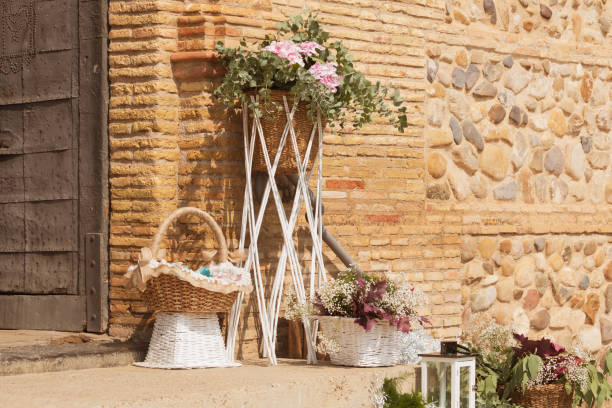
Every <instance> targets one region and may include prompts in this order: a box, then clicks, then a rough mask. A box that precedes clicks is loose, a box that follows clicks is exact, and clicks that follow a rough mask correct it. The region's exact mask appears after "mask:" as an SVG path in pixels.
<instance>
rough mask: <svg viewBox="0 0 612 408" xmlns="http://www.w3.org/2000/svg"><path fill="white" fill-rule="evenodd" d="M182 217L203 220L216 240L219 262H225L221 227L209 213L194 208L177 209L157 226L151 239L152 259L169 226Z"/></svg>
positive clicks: (224, 242) (225, 254) (226, 254)
mask: <svg viewBox="0 0 612 408" xmlns="http://www.w3.org/2000/svg"><path fill="white" fill-rule="evenodd" d="M183 215H197V216H199V217H200V218H202V219H204V221H205V222H206V223H207V224H208V226H210V228H211V229H212V230H213V233H214V234H215V237H216V238H217V242H218V243H219V252H218V253H217V255H218V260H219V262H220V263H223V262H226V261H227V257H228V250H227V242H226V241H225V236H224V235H223V231H221V227H219V224H217V222H216V221H215V219H214V218H213V217H212V216H211V215H210V214H209V213H207V212H206V211H203V210H200V209H199V208H195V207H183V208H179V209H178V210H176V211H174V212H173V213H172V214H170V215H169V216H168V218H166V219H165V220H164V222H162V224H161V225H160V226H159V229H158V230H157V232H156V233H155V236H154V237H153V245H152V247H151V252H153V257H157V252H158V251H159V245H160V244H161V241H162V238H163V237H164V235H165V234H166V232H167V231H168V228H169V227H170V225H171V224H172V223H173V222H174V221H176V220H177V219H178V218H180V217H182V216H183Z"/></svg>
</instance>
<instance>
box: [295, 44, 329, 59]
mask: <svg viewBox="0 0 612 408" xmlns="http://www.w3.org/2000/svg"><path fill="white" fill-rule="evenodd" d="M298 47H299V49H300V52H301V53H302V54H303V55H307V56H309V57H310V56H312V55H318V54H319V52H318V51H317V50H321V51H323V50H324V49H325V47H323V46H322V45H320V44H317V43H316V42H314V41H304V42H303V43H300V44H298Z"/></svg>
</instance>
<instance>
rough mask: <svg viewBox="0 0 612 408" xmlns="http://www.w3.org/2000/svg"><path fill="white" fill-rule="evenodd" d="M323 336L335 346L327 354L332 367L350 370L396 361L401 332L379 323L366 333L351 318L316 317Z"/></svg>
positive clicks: (398, 357) (390, 364)
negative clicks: (338, 366) (345, 367)
mask: <svg viewBox="0 0 612 408" xmlns="http://www.w3.org/2000/svg"><path fill="white" fill-rule="evenodd" d="M316 319H318V320H319V322H320V327H321V331H322V334H323V336H325V337H326V338H328V339H331V340H332V341H334V342H335V343H336V344H337V345H338V350H335V351H330V353H329V357H330V359H331V362H332V364H335V365H343V366H353V367H384V366H392V365H395V364H397V363H398V362H399V359H400V355H401V349H400V339H401V332H400V331H398V330H397V328H396V327H395V326H391V325H389V322H386V321H379V322H377V323H376V325H375V326H374V327H373V328H372V330H370V331H369V332H366V331H365V329H364V328H363V327H361V326H360V325H358V324H356V323H355V319H354V318H352V317H336V316H317V317H316Z"/></svg>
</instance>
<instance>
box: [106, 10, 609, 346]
mask: <svg viewBox="0 0 612 408" xmlns="http://www.w3.org/2000/svg"><path fill="white" fill-rule="evenodd" d="M485 3H487V7H488V10H489V11H488V13H489V14H486V13H485V11H484V9H483V8H482V4H480V3H478V4H476V3H474V5H471V3H470V4H467V3H465V4H462V3H457V2H443V1H441V0H436V1H399V0H396V1H370V0H362V1H348V0H347V1H342V0H338V1H321V2H314V1H312V2H311V1H309V2H307V6H308V7H309V8H311V9H313V10H316V11H318V12H319V13H320V18H321V21H322V22H323V24H324V25H325V27H326V29H328V31H330V32H331V34H332V37H333V38H337V39H341V40H342V41H344V43H345V44H346V46H347V47H348V48H349V49H350V50H351V51H352V53H353V55H354V56H355V60H356V65H357V67H358V69H360V70H361V71H362V72H364V73H365V74H366V75H367V76H368V77H369V78H370V79H372V80H381V81H382V82H383V83H388V82H392V83H393V84H394V86H396V87H398V88H399V90H400V92H401V94H402V96H404V97H405V98H406V99H407V100H408V112H409V127H408V129H407V130H406V132H405V133H403V134H398V133H397V132H396V131H395V130H394V129H392V128H391V127H390V126H388V125H386V124H385V123H382V122H378V121H377V122H375V123H374V124H372V125H368V126H366V127H365V128H363V129H362V130H360V131H359V132H352V133H346V134H342V135H338V134H330V133H328V134H326V136H325V138H324V151H323V154H324V187H325V193H324V195H323V201H324V205H325V210H326V212H325V217H324V224H325V225H326V226H327V228H328V229H329V231H330V232H331V233H332V234H333V235H334V236H335V237H336V238H337V239H338V241H339V242H340V243H341V244H342V245H343V246H344V247H345V248H346V249H347V251H348V252H349V253H350V254H351V255H352V256H353V257H354V258H355V259H357V260H358V261H359V263H360V266H361V267H362V269H364V270H366V271H369V272H375V273H389V274H401V275H403V276H405V277H406V278H407V279H408V280H410V281H412V282H413V283H414V284H415V286H417V287H420V288H422V289H423V290H425V291H426V292H427V293H428V294H429V298H430V304H429V306H428V307H427V308H426V310H424V313H425V314H427V315H428V316H430V318H431V320H432V322H433V325H434V328H433V331H434V333H435V335H437V336H441V337H445V336H454V335H455V334H457V333H459V332H460V325H461V315H462V313H463V311H464V308H465V306H466V305H467V304H468V303H469V299H470V296H471V295H472V292H471V291H468V290H467V289H466V288H471V286H470V285H472V284H474V282H476V283H478V282H480V279H482V277H480V278H478V280H477V281H468V280H465V276H464V275H465V268H467V267H466V266H465V265H464V264H463V263H462V257H461V253H462V247H463V249H465V247H466V242H467V241H468V240H469V239H472V238H473V237H476V238H479V237H482V236H488V235H495V236H496V237H497V236H498V235H500V236H501V235H503V236H505V235H507V234H510V235H516V236H521V235H523V234H583V233H584V234H588V233H594V232H597V233H600V234H602V233H603V234H606V233H608V232H609V229H610V227H607V225H610V224H609V223H608V220H609V218H610V213H609V207H608V205H607V203H603V202H602V203H600V204H599V206H594V205H592V204H590V202H589V204H588V205H586V202H585V203H583V204H580V203H577V204H575V203H574V202H573V201H570V202H567V203H562V204H553V203H551V202H550V200H547V202H546V203H540V202H537V201H536V202H535V203H534V204H533V205H531V206H525V204H524V202H523V201H522V200H520V199H516V200H509V201H508V200H506V201H499V200H496V199H495V196H494V195H493V194H494V193H493V192H491V191H492V189H493V188H494V187H495V186H496V185H497V184H496V183H498V181H499V182H500V183H503V181H502V180H492V181H489V180H488V179H485V181H483V183H487V184H486V186H487V193H486V194H485V195H483V196H482V197H480V198H479V197H478V196H476V195H475V194H474V193H472V192H471V191H472V190H471V189H470V187H469V185H470V184H469V180H467V179H466V178H467V177H476V178H477V177H487V178H488V177H489V176H488V175H486V174H481V173H482V172H481V171H480V166H479V164H478V156H476V157H477V158H476V161H477V163H476V171H475V173H476V172H477V174H476V176H471V175H468V174H465V176H464V177H463V178H462V179H461V180H462V181H463V182H464V184H463V185H462V187H465V186H466V185H467V189H465V188H464V189H463V190H461V191H460V188H459V187H457V186H458V185H459V184H458V182H454V183H453V182H451V180H449V176H450V174H458V175H459V176H457V177H455V178H459V177H461V176H463V175H464V174H463V173H460V172H464V173H465V171H464V170H462V168H461V167H458V166H457V165H455V164H454V162H453V156H452V146H453V145H454V143H455V142H454V141H453V135H452V131H451V129H450V128H449V127H448V120H449V119H450V116H449V115H450V114H451V113H449V112H450V110H449V107H448V103H449V101H448V99H449V98H450V97H451V96H452V95H453V92H455V91H456V92H458V89H455V90H453V85H452V73H451V72H452V70H451V68H455V67H456V66H457V62H456V60H457V58H459V62H461V63H463V61H462V58H463V53H465V59H466V62H467V64H466V65H465V66H466V68H467V66H468V64H469V63H474V64H475V66H476V67H477V68H478V70H479V73H480V72H482V70H483V69H484V65H485V64H486V63H487V62H495V63H496V62H501V60H502V59H503V58H505V57H506V56H507V55H513V56H514V63H515V64H516V66H526V65H529V69H534V67H537V66H542V68H541V69H540V71H537V72H540V73H541V72H543V70H544V63H545V61H546V60H549V61H550V63H551V64H553V63H554V64H559V65H560V64H561V62H563V61H567V62H568V63H569V64H570V66H572V67H573V66H576V65H577V63H578V62H579V61H584V62H583V65H584V66H589V67H590V66H597V67H603V66H606V67H609V64H610V58H609V57H608V56H606V55H610V53H609V51H610V50H609V49H608V48H606V47H604V46H602V44H603V43H604V42H605V41H603V37H599V36H596V35H595V34H593V33H590V34H589V35H590V36H589V37H588V38H593V41H596V40H600V44H599V45H597V46H589V43H585V42H582V41H577V40H576V39H574V40H573V42H571V41H572V40H571V38H570V39H568V38H566V37H567V36H566V34H565V33H562V34H560V35H561V38H559V39H557V38H555V35H556V34H554V33H555V32H556V31H554V30H552V29H550V28H547V27H548V26H547V24H551V25H553V24H559V25H560V26H562V25H563V22H564V21H568V20H567V19H565V20H563V19H560V20H558V22H557V20H555V18H556V17H555V18H553V19H551V20H550V21H549V20H546V19H544V18H543V17H540V15H539V14H533V15H532V14H529V11H530V10H531V9H530V7H532V6H529V7H527V9H526V10H527V11H525V12H523V6H522V5H521V4H520V3H519V2H518V0H517V1H516V4H514V5H512V6H511V7H510V6H509V7H510V8H507V9H506V8H505V6H504V7H501V9H500V10H499V11H497V10H496V25H492V24H491V23H490V20H491V11H490V5H489V3H488V2H485ZM447 4H448V6H447ZM304 5H305V2H303V1H292V0H290V1H267V0H260V1H252V0H251V1H234V2H231V3H230V2H223V1H220V2H214V3H213V2H204V1H192V2H183V1H113V0H111V2H110V24H111V30H110V38H111V44H110V47H109V50H110V53H111V54H110V59H109V60H110V65H111V67H110V76H111V81H112V82H111V93H112V94H111V107H110V125H109V129H110V142H111V143H110V146H111V172H110V174H111V180H110V181H111V195H112V202H111V206H112V207H111V240H110V244H111V248H110V254H111V273H112V277H111V278H112V279H111V291H110V297H111V318H110V323H111V329H110V331H111V334H113V335H121V336H129V335H131V334H132V333H133V332H134V330H135V329H136V328H138V327H143V326H144V325H145V322H146V320H147V317H148V316H147V315H146V314H145V308H144V307H143V305H142V303H141V301H140V300H139V295H138V293H137V292H136V291H133V290H127V289H126V288H125V287H124V283H123V281H122V280H121V274H122V273H124V272H125V270H126V268H127V266H128V265H130V263H133V262H134V260H135V259H136V256H137V251H138V249H139V247H140V246H143V245H147V244H148V243H149V242H150V238H151V236H152V234H153V233H154V230H155V227H156V226H157V224H158V223H159V222H160V220H161V219H163V218H164V217H165V216H166V215H167V214H168V213H169V212H170V211H172V210H173V209H175V208H177V207H178V206H186V205H193V206H198V207H200V208H203V209H205V210H206V211H209V212H210V213H211V214H212V215H213V216H214V217H215V219H217V220H218V222H219V223H220V224H221V225H222V227H223V229H224V230H225V231H226V236H227V238H228V240H229V242H230V245H231V246H232V247H234V248H235V247H236V246H237V237H238V234H239V230H240V217H241V209H242V195H243V191H244V190H243V189H244V180H243V179H244V170H243V157H242V142H241V140H242V133H241V130H242V129H241V122H240V116H238V115H237V114H236V113H232V112H226V111H224V110H223V109H222V107H220V106H219V105H218V104H217V103H216V102H215V100H214V99H213V98H212V95H211V93H212V91H213V90H214V88H215V86H216V84H218V83H219V81H220V79H219V75H221V74H222V69H221V67H219V65H218V64H217V63H216V62H215V60H214V55H213V54H212V52H211V50H212V49H213V47H214V44H215V43H216V42H217V41H218V40H223V41H224V42H226V43H227V44H234V45H235V44H237V42H238V41H239V40H240V38H242V37H245V38H247V40H255V39H261V38H262V37H263V36H264V34H265V33H266V32H270V31H271V30H274V27H275V24H276V23H277V22H278V21H282V20H284V19H285V18H286V17H287V16H290V15H294V14H297V13H299V12H300V10H301V9H302V8H303V7H304ZM446 7H452V10H449V11H447V10H446ZM498 7H500V6H498ZM564 7H566V8H567V7H570V8H571V5H570V4H569V3H568V4H567V6H564ZM585 7H587V6H586V5H584V6H580V7H579V8H578V14H583V15H585V16H587V15H588V16H589V17H588V18H595V17H597V19H598V18H600V16H603V17H605V16H607V15H608V14H606V13H609V10H608V9H609V6H605V7H604V6H603V5H602V6H601V7H600V9H599V11H598V13H597V14H596V15H595V14H593V16H591V14H592V13H591V14H589V13H590V12H589V11H588V10H589V9H588V8H586V9H585ZM593 7H595V8H596V6H593ZM504 10H505V11H504ZM517 10H518V11H517ZM583 10H586V11H583ZM553 11H554V12H555V13H556V9H554V10H553ZM525 13H527V14H528V15H530V16H531V17H530V18H531V19H532V20H534V25H533V27H532V31H531V32H527V31H525V29H523V28H521V30H523V31H521V32H520V33H515V32H514V31H512V30H513V28H512V27H514V26H512V25H511V24H510V22H509V21H510V20H512V22H513V24H514V22H515V21H516V19H515V18H514V17H513V16H515V15H518V14H520V15H521V16H522V15H523V14H525ZM538 13H539V10H538ZM506 14H507V16H506ZM511 17H512V18H511ZM521 18H522V20H521V22H522V21H524V20H525V19H524V17H521ZM585 18H586V17H585ZM506 20H508V23H506ZM535 20H537V21H535ZM589 21H590V20H589ZM521 24H522V23H521ZM527 26H528V27H529V24H527ZM521 27H522V26H521ZM534 27H535V28H534ZM561 31H563V30H561ZM551 33H552V34H551ZM585 33H588V31H586V30H585ZM607 38H608V39H609V36H608V37H607ZM581 39H582V38H581ZM465 44H470V45H469V46H468V47H466V46H465ZM568 44H569V45H568ZM572 44H573V45H572ZM606 52H607V53H608V54H606ZM460 54H461V55H460ZM458 55H460V56H459V57H457V56H458ZM479 61H480V62H479ZM538 64H539V65H538ZM434 68H435V73H434V72H433V71H434ZM504 69H506V68H504ZM523 69H525V68H523ZM589 70H590V68H589ZM443 71H444V72H445V73H446V74H447V76H450V77H451V83H448V81H447V78H440V75H442V76H444V73H442V74H441V72H443ZM589 72H591V71H589ZM606 72H607V71H606ZM530 75H531V74H530ZM591 75H593V74H591ZM602 75H603V76H602ZM480 77H482V75H480V76H479V78H480ZM596 77H598V78H600V79H599V80H600V81H609V80H610V79H609V78H608V77H607V76H606V75H604V74H600V72H599V71H598V72H597V74H596ZM601 77H602V78H603V79H601ZM530 78H531V77H530ZM430 80H431V81H430ZM462 92H463V94H462V95H461V96H462V98H464V99H465V102H466V104H467V105H468V110H467V112H468V113H470V114H471V113H472V111H474V114H477V113H476V112H475V111H476V110H481V107H480V105H479V104H481V105H486V104H485V103H481V102H482V101H481V100H480V99H478V98H479V97H473V96H472V95H471V94H470V92H467V93H466V92H464V91H462ZM468 98H470V99H468ZM493 100H495V99H490V101H491V102H492V101H493ZM487 103H489V102H487ZM556 103H560V102H558V101H557V102H556ZM438 108H439V109H438ZM486 108H487V109H488V108H489V106H488V105H487V106H486ZM482 109H484V108H482ZM521 109H522V110H521V112H523V113H530V112H529V111H528V110H527V108H526V107H521ZM539 109H540V108H539V107H536V112H537V113H539ZM559 109H561V108H559ZM464 111H465V109H464ZM436 115H437V116H439V117H437V118H434V116H436ZM487 115H488V111H484V112H483V113H482V116H483V117H484V119H482V121H488V119H487ZM458 119H461V120H463V119H465V118H458ZM461 120H460V121H459V122H460V123H461ZM474 121H475V120H474ZM482 121H481V122H480V123H482V124H483V125H484V123H486V122H482ZM436 123H439V124H438V125H436ZM519 123H520V120H519ZM502 125H504V126H507V127H508V128H509V129H512V134H513V135H514V130H515V129H514V128H513V127H512V126H514V125H513V124H512V123H509V122H508V119H507V118H504V122H503V123H502ZM479 126H481V125H480V124H479V122H476V124H475V125H474V127H475V129H476V131H479V132H481V134H482V133H483V132H485V130H484V129H480V128H479ZM525 136H526V137H527V135H525ZM449 137H450V139H449ZM434 139H435V141H432V140H434ZM449 140H450V143H449ZM462 140H463V139H462ZM483 143H484V142H483ZM501 143H505V142H503V141H501V142H500V141H499V138H498V139H497V141H493V142H490V141H489V140H487V143H486V144H487V146H488V145H489V144H496V145H497V144H500V145H501ZM463 145H465V146H468V147H469V146H471V145H472V143H471V142H469V141H466V140H463ZM500 149H504V150H503V152H505V151H506V150H508V154H509V155H510V154H511V151H512V147H510V146H509V144H508V143H506V145H501V147H500ZM527 150H528V151H529V154H531V152H532V150H531V147H528V148H527ZM433 153H436V154H438V155H439V157H438V159H439V160H438V164H439V163H441V162H442V161H443V162H444V164H445V165H446V166H447V167H448V170H447V169H446V167H445V169H444V172H442V174H441V175H439V176H438V177H437V178H435V177H433V176H432V171H434V172H435V170H431V169H432V167H431V165H430V163H429V161H428V162H426V160H425V159H426V158H427V159H429V158H430V157H431V155H432V154H433ZM473 153H474V155H478V154H479V152H478V151H475V152H473ZM508 160H511V157H510V158H509V159H508ZM526 160H530V158H529V159H526ZM438 171H440V170H438ZM449 183H450V184H449ZM465 183H467V184H465ZM489 183H492V184H491V186H490V187H489ZM516 183H520V180H517V181H516ZM577 183H579V184H580V183H584V179H582V181H581V182H577ZM517 189H518V187H517ZM457 197H463V199H460V198H457ZM301 222H302V221H301ZM265 226H266V228H265V229H264V231H263V236H262V241H261V242H265V243H266V244H265V245H263V246H262V248H260V251H261V252H263V254H264V257H265V258H264V262H263V264H264V265H263V266H264V270H265V271H267V272H268V276H267V277H268V279H269V271H270V270H274V267H275V264H274V259H275V258H276V257H277V256H278V252H279V250H280V240H279V239H277V237H278V234H279V232H280V227H279V226H278V223H277V221H276V217H275V215H274V214H273V213H272V212H270V213H269V214H268V215H267V219H266V223H265ZM298 229H299V231H298V234H297V238H296V239H298V241H299V248H302V249H301V253H300V254H301V256H302V258H303V259H304V261H307V260H308V259H309V256H310V255H309V253H308V251H306V250H303V247H304V245H302V243H306V244H307V242H308V239H307V238H306V236H305V233H304V229H303V224H302V225H301V226H299V227H298ZM197 232H201V231H198V229H197V228H194V227H193V224H191V226H190V227H188V228H187V231H186V232H185V233H197ZM207 237H210V234H209V235H207ZM496 242H497V241H496ZM205 244H206V245H207V246H213V245H214V242H211V240H210V239H209V238H207V239H206V241H205ZM324 255H325V258H326V260H327V262H328V268H329V270H330V271H331V272H332V273H333V272H334V271H337V270H338V269H339V268H341V267H342V265H341V263H340V262H339V261H338V260H337V259H336V258H335V256H334V254H333V253H332V252H331V251H329V250H328V249H327V248H325V249H324ZM476 259H477V260H478V259H479V258H478V257H476ZM463 261H464V262H465V256H464V257H463ZM287 281H288V280H287ZM470 290H471V289H470ZM244 311H245V312H244V316H245V317H244V319H243V321H242V323H241V328H240V340H239V341H240V347H239V356H248V355H253V354H254V353H256V350H257V343H256V338H257V331H256V329H257V318H256V307H255V303H254V301H253V300H252V299H247V301H246V302H245V309H244ZM280 337H281V340H279V342H280V347H282V345H283V342H284V340H283V339H284V337H285V336H284V332H282V331H281V333H280Z"/></svg>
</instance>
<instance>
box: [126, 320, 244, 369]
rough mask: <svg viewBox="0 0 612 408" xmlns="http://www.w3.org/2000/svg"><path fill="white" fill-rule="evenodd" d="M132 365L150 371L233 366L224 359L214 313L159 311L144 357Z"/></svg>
mask: <svg viewBox="0 0 612 408" xmlns="http://www.w3.org/2000/svg"><path fill="white" fill-rule="evenodd" d="M134 365H137V366H140V367H149V368H168V369H171V368H204V367H236V366H239V365H240V364H239V363H235V362H233V361H229V360H228V358H227V354H226V350H225V346H224V345H223V337H221V330H220V329H219V320H218V319H217V315H216V314H215V313H168V312H160V313H159V314H158V315H157V318H156V319H155V326H154V327H153V336H152V337H151V343H149V350H148V351H147V358H146V359H145V361H144V362H142V363H135V364H134Z"/></svg>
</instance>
